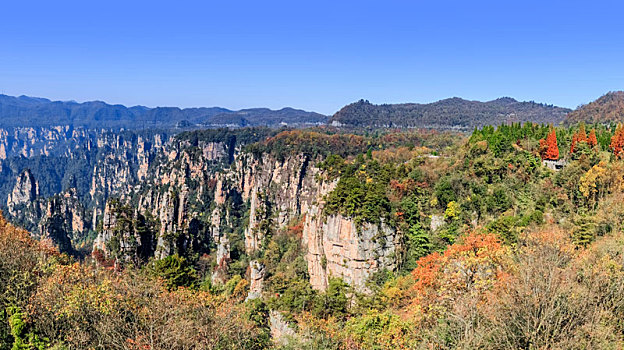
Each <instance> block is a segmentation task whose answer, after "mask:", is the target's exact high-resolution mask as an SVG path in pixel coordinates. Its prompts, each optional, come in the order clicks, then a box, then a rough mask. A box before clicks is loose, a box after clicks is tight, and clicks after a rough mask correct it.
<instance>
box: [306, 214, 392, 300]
mask: <svg viewBox="0 0 624 350" xmlns="http://www.w3.org/2000/svg"><path fill="white" fill-rule="evenodd" d="M303 239H304V245H305V246H307V248H308V254H307V256H306V260H307V261H308V272H309V273H310V283H311V284H312V287H314V288H317V289H325V288H326V287H327V281H328V278H329V277H332V276H333V277H341V278H342V279H343V280H344V281H345V282H347V283H349V284H350V285H352V286H354V287H356V288H357V289H359V290H364V289H365V288H366V287H365V282H366V281H367V280H368V279H369V277H370V276H371V274H372V273H374V272H376V271H379V270H380V269H383V268H385V269H388V270H394V268H395V267H396V261H395V256H394V253H395V251H396V247H397V245H398V244H399V242H398V236H397V235H396V232H395V231H394V230H393V229H391V228H390V227H388V226H387V225H384V224H383V223H382V224H381V225H380V227H378V226H375V225H370V224H364V225H363V227H361V228H360V229H359V230H358V227H356V225H355V223H354V222H353V220H351V219H348V218H345V217H343V216H342V215H336V216H330V217H327V218H326V220H323V219H322V218H321V217H319V216H317V217H316V218H313V219H310V220H306V221H305V226H304V229H303Z"/></svg>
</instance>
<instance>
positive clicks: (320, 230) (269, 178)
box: [217, 154, 400, 291]
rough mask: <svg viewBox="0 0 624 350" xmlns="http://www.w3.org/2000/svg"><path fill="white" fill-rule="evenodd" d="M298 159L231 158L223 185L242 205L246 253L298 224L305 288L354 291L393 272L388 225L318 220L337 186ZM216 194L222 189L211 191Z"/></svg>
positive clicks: (393, 236)
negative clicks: (337, 285)
mask: <svg viewBox="0 0 624 350" xmlns="http://www.w3.org/2000/svg"><path fill="white" fill-rule="evenodd" d="M318 161H319V160H318V159H314V160H311V159H309V158H307V157H306V156H304V155H297V156H291V157H288V158H286V159H284V160H282V161H280V160H277V159H275V158H274V157H272V156H270V155H263V156H262V157H261V158H260V159H255V158H253V157H252V156H251V155H249V154H241V155H240V156H239V157H237V161H236V168H235V169H236V170H235V172H233V173H230V174H227V175H226V176H225V179H226V181H225V182H228V183H230V184H232V186H233V187H234V188H235V189H236V190H237V191H238V193H240V195H241V196H242V198H243V199H245V200H248V201H249V203H250V207H249V224H248V226H247V228H246V229H245V247H246V250H247V252H248V253H253V252H254V251H256V250H258V249H260V248H261V244H262V242H263V239H264V237H265V235H266V234H267V233H268V232H269V231H271V230H273V231H274V230H278V229H283V228H285V227H286V226H287V224H288V223H289V222H292V220H303V223H304V229H303V236H302V243H303V245H304V247H306V248H307V251H308V252H307V254H306V261H307V264H308V272H309V274H310V282H311V284H312V286H313V287H314V288H316V289H321V290H324V289H325V288H326V287H327V285H328V280H329V278H331V277H340V278H342V279H344V280H345V281H346V282H347V283H349V284H351V285H352V286H354V287H355V288H356V289H358V290H360V291H365V290H366V282H367V280H368V279H369V277H370V276H371V275H372V274H373V273H375V272H376V271H380V270H382V269H388V270H393V269H394V268H395V267H396V254H395V252H396V251H397V247H398V245H399V244H400V239H399V237H398V234H397V233H396V231H395V230H394V229H393V228H391V227H389V226H388V225H385V224H383V223H382V224H381V225H378V226H377V225H370V224H366V223H365V224H363V225H362V226H361V227H357V225H356V224H355V222H354V220H352V219H351V218H347V217H343V216H341V215H336V216H330V217H326V216H325V215H324V212H323V209H324V198H325V196H326V195H327V194H328V193H329V192H331V191H332V190H333V189H334V188H335V186H336V183H337V180H328V179H326V178H325V177H324V175H323V173H322V172H321V171H320V169H318V168H317V167H316V166H314V164H316V163H318ZM217 189H218V190H217V191H219V193H223V192H224V191H223V189H219V187H217Z"/></svg>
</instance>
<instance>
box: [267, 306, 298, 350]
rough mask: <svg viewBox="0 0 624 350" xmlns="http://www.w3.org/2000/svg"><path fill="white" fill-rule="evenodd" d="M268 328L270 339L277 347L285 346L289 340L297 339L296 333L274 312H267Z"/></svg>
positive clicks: (280, 315)
mask: <svg viewBox="0 0 624 350" xmlns="http://www.w3.org/2000/svg"><path fill="white" fill-rule="evenodd" d="M269 328H270V330H271V338H272V339H273V342H274V343H275V344H277V345H282V346H286V345H288V343H289V342H290V341H291V339H296V338H297V337H298V335H297V332H296V331H295V330H294V329H293V328H292V327H291V326H290V325H289V324H288V322H286V320H285V319H284V317H283V316H282V314H280V313H279V312H278V311H275V310H271V311H270V312H269Z"/></svg>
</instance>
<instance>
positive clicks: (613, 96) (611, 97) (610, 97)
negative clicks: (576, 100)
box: [564, 91, 624, 125]
mask: <svg viewBox="0 0 624 350" xmlns="http://www.w3.org/2000/svg"><path fill="white" fill-rule="evenodd" d="M622 121H624V91H609V92H607V93H606V94H604V95H602V96H600V97H599V98H597V99H596V100H594V101H592V102H590V103H587V104H584V105H581V106H579V107H578V108H577V109H576V110H574V111H572V112H570V113H569V114H568V115H567V116H566V118H565V120H564V124H566V125H571V124H575V123H579V122H586V123H590V124H591V123H610V122H615V123H618V122H622Z"/></svg>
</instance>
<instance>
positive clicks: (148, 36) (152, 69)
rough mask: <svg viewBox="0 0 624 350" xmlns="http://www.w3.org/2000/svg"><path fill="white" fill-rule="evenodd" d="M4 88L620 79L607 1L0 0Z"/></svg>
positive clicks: (446, 85)
mask: <svg viewBox="0 0 624 350" xmlns="http://www.w3.org/2000/svg"><path fill="white" fill-rule="evenodd" d="M0 13H1V17H0V93H4V94H8V95H21V94H26V95H30V96H40V97H48V98H51V99H60V100H70V99H74V100H77V101H86V100H95V99H98V100H104V101H107V102H109V103H122V104H125V105H137V104H141V105H146V106H181V107H191V106H222V107H226V108H232V109H240V108H247V107H259V106H266V107H271V108H281V107H284V106H292V107H296V108H302V109H307V110H315V111H318V112H321V113H326V114H332V113H334V112H335V111H337V110H338V109H339V108H340V107H342V106H343V105H345V104H348V103H350V102H353V101H356V100H358V99H360V98H364V99H368V100H370V101H371V102H374V103H395V102H431V101H435V100H438V99H442V98H447V97H453V96H459V97H463V98H468V99H476V100H491V99H494V98H497V97H500V96H511V97H514V98H517V99H519V100H535V101H538V102H546V103H553V104H556V105H561V106H566V107H572V108H574V107H576V106H577V105H579V104H581V103H587V102H589V101H591V100H594V99H595V98H597V97H599V96H600V95H602V94H604V93H605V92H607V91H610V90H621V89H624V20H622V13H624V5H622V4H619V3H618V2H616V1H610V2H608V1H592V2H581V1H572V0H569V1H540V2H538V1H513V2H512V1H496V2H493V1H477V2H468V1H416V0H414V1H392V0H386V1H365V0H361V1H270V0H266V1H183V0H178V1H167V2H161V1H149V2H147V1H145V2H143V1H130V0H126V1H115V0H113V1H84V0H83V1H27V0H22V1H6V2H3V4H2V5H1V7H0Z"/></svg>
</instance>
